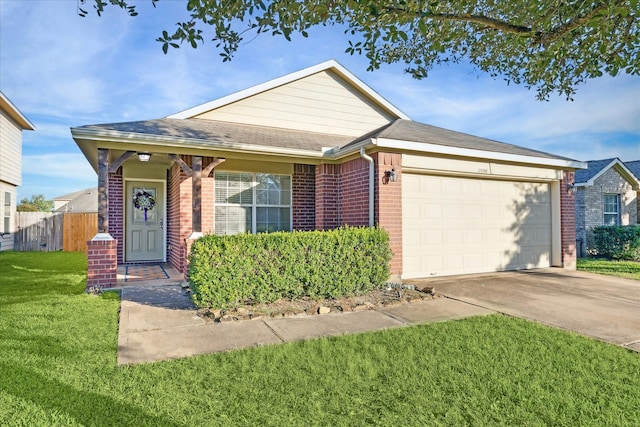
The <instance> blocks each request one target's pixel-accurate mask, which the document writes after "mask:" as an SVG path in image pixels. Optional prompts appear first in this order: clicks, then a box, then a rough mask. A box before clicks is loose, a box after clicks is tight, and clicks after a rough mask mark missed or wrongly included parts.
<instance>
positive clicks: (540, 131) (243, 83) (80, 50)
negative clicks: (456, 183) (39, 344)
mask: <svg viewBox="0 0 640 427" xmlns="http://www.w3.org/2000/svg"><path fill="white" fill-rule="evenodd" d="M76 4H77V3H76V1H75V0H59V1H58V0H41V1H40V0H29V1H24V0H0V89H1V90H2V91H3V92H4V94H5V95H6V96H7V97H8V98H9V99H10V100H11V101H12V102H13V103H14V104H15V105H16V106H17V107H18V108H19V109H20V111H21V112H22V113H23V114H24V115H25V116H26V117H27V118H28V119H29V120H30V121H31V122H32V123H33V124H34V125H35V126H36V131H34V132H24V133H23V183H22V186H21V187H19V188H18V198H19V199H21V198H23V197H30V196H31V195H32V194H39V193H42V194H44V195H45V196H46V197H47V198H53V197H56V196H60V195H63V194H66V193H70V192H73V191H77V190H81V189H83V188H87V187H92V186H95V185H96V183H97V178H96V174H95V173H94V171H93V169H91V168H90V167H89V164H88V162H87V161H86V160H85V159H84V157H83V156H82V154H81V153H80V150H79V149H78V148H77V147H76V145H75V143H74V141H73V139H72V138H71V134H70V131H69V128H70V127H72V126H82V125H87V124H97V123H110V122H123V121H134V120H145V119H154V118H160V117H165V116H167V115H169V114H173V113H175V112H178V111H181V110H184V109H187V108H190V107H193V106H195V105H198V104H201V103H205V102H208V101H211V100H213V99H216V98H219V97H221V96H225V95H228V94H230V93H233V92H236V91H238V90H242V89H245V88H247V87H251V86H253V85H256V84H259V83H263V82H265V81H268V80H271V79H273V78H276V77H280V76H283V75H286V74H288V73H291V72H294V71H298V70H300V69H303V68H306V67H309V66H312V65H315V64H317V63H320V62H323V61H326V60H328V59H336V60H337V61H338V62H340V63H341V64H342V65H343V66H345V67H346V68H347V69H349V70H350V71H351V72H352V73H354V74H355V75H356V76H358V77H359V78H360V79H362V80H363V81H364V82H365V83H366V84H368V85H369V86H371V87H372V88H373V89H374V90H376V91H377V92H378V93H379V94H381V95H382V96H383V97H385V98H386V99H387V100H389V101H390V102H391V103H392V104H394V105H395V106H397V107H398V108H400V109H401V110H402V111H404V112H405V113H406V114H407V115H409V116H410V117H411V118H412V119H414V120H416V121H420V122H423V123H428V124H431V125H435V126H441V127H445V128H448V129H453V130H457V131H461V132H467V133H471V134H474V135H478V136H482V137H486V138H491V139H495V140H498V141H503V142H508V143H512V144H517V145H521V146H524V147H529V148H533V149H538V150H542V151H546V152H550V153H554V154H558V155H561V156H566V157H569V158H573V159H577V160H591V159H602V158H608V157H619V158H621V159H622V160H623V161H625V160H626V161H628V160H639V159H640V77H638V76H628V75H620V76H617V77H615V78H610V77H603V78H600V79H596V80H591V81H589V82H587V83H586V84H585V85H582V86H580V87H579V88H578V93H577V95H576V96H575V100H574V101H573V102H569V101H566V100H565V99H564V97H552V99H551V100H550V101H548V102H540V101H537V100H536V99H535V92H534V91H528V90H527V89H526V88H524V87H522V86H514V85H507V84H506V83H505V82H504V81H502V80H493V79H491V78H490V77H488V76H485V75H482V74H480V73H479V72H477V71H474V70H473V69H471V68H469V67H468V66H465V65H450V66H443V67H439V68H437V69H435V70H433V72H432V73H431V74H430V76H429V77H428V78H427V79H424V80H414V79H412V78H411V77H410V76H408V75H406V74H404V73H403V70H402V66H398V65H391V66H383V67H382V68H381V69H379V70H376V71H374V72H368V71H366V68H367V61H366V58H364V57H359V56H350V55H348V54H345V53H344V49H345V48H346V46H347V38H346V36H345V35H344V34H343V33H342V31H341V30H340V29H338V28H332V27H328V28H318V29H314V30H313V31H310V36H309V38H308V39H304V38H302V37H294V39H293V42H286V41H285V40H282V39H279V38H274V37H271V36H261V37H258V38H255V39H253V40H252V41H250V42H247V43H246V44H244V45H243V46H241V49H240V51H239V53H238V54H237V55H236V57H235V58H234V60H233V61H231V62H226V63H222V60H221V57H220V56H219V55H218V52H217V51H215V49H214V45H213V44H211V43H205V44H204V45H202V46H200V47H199V48H198V49H192V48H191V47H188V46H183V47H182V48H180V49H178V50H172V51H171V50H170V51H169V54H168V55H164V54H163V53H162V50H161V45H160V44H159V43H158V42H156V41H155V39H156V37H158V36H159V35H160V34H161V32H162V30H165V29H166V30H172V29H173V28H174V25H175V23H176V22H178V21H181V20H186V18H187V11H186V7H185V4H186V0H185V1H177V0H160V1H159V2H158V3H157V7H156V8H155V9H154V8H153V7H152V6H151V2H150V1H143V0H139V1H137V2H136V4H137V5H138V10H139V12H140V15H139V16H138V17H135V18H132V17H129V16H127V15H126V14H125V13H124V12H123V11H121V10H119V9H117V8H113V7H109V8H107V10H106V11H105V13H104V15H103V17H102V18H99V17H97V16H95V14H94V13H91V14H90V15H89V16H87V17H86V18H81V17H79V16H77V10H76Z"/></svg>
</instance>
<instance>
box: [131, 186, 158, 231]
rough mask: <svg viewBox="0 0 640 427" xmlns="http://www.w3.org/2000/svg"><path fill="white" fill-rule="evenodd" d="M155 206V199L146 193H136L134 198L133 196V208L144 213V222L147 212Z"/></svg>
mask: <svg viewBox="0 0 640 427" xmlns="http://www.w3.org/2000/svg"><path fill="white" fill-rule="evenodd" d="M155 205H156V198H155V197H153V195H152V194H151V193H149V192H147V191H144V190H142V191H138V192H137V193H136V195H135V196H133V206H134V207H135V208H136V209H140V210H141V211H144V222H145V223H146V222H147V212H148V211H150V210H151V209H153V208H154V206H155Z"/></svg>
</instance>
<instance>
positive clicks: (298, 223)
mask: <svg viewBox="0 0 640 427" xmlns="http://www.w3.org/2000/svg"><path fill="white" fill-rule="evenodd" d="M291 193H292V194H291V205H292V215H293V218H292V223H293V229H294V230H307V231H308V230H313V229H314V228H315V226H316V168H315V166H314V165H303V164H295V165H293V177H292V179H291Z"/></svg>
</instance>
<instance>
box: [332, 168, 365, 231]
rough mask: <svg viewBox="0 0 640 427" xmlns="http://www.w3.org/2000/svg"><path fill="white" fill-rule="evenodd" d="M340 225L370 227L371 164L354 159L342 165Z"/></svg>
mask: <svg viewBox="0 0 640 427" xmlns="http://www.w3.org/2000/svg"><path fill="white" fill-rule="evenodd" d="M338 188H339V190H338V199H339V211H338V221H339V223H340V225H350V226H352V227H359V226H368V225H369V162H367V161H366V160H365V159H363V158H357V159H353V160H351V161H348V162H346V163H342V164H341V165H340V177H339V186H338Z"/></svg>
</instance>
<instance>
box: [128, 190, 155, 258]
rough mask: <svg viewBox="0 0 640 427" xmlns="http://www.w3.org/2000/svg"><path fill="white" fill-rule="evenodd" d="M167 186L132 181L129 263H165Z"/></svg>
mask: <svg viewBox="0 0 640 427" xmlns="http://www.w3.org/2000/svg"><path fill="white" fill-rule="evenodd" d="M163 227H164V185H163V183H162V182H146V181H128V182H127V188H126V227H125V228H126V237H125V246H126V250H125V261H126V262H131V261H163V260H164V229H163Z"/></svg>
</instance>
